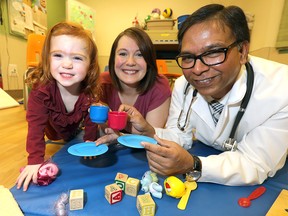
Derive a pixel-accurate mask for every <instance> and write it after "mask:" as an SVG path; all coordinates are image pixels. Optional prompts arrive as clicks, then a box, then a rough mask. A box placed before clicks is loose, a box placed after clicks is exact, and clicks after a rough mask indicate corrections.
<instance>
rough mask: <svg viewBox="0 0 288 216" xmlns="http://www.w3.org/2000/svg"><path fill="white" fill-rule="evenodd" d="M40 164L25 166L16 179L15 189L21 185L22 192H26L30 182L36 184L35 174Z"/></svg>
mask: <svg viewBox="0 0 288 216" xmlns="http://www.w3.org/2000/svg"><path fill="white" fill-rule="evenodd" d="M40 166H41V164H35V165H27V166H26V167H25V168H24V169H23V170H22V171H21V173H20V175H19V176H18V178H17V181H16V184H17V189H20V188H21V186H22V185H23V191H27V189H28V187H29V184H30V182H31V181H32V182H33V183H34V184H37V173H38V170H39V168H40Z"/></svg>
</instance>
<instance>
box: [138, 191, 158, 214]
mask: <svg viewBox="0 0 288 216" xmlns="http://www.w3.org/2000/svg"><path fill="white" fill-rule="evenodd" d="M136 205H137V209H138V212H139V214H140V216H154V215H155V207H156V205H155V202H154V200H153V199H152V197H151V195H150V193H146V194H143V195H138V196H137V204H136Z"/></svg>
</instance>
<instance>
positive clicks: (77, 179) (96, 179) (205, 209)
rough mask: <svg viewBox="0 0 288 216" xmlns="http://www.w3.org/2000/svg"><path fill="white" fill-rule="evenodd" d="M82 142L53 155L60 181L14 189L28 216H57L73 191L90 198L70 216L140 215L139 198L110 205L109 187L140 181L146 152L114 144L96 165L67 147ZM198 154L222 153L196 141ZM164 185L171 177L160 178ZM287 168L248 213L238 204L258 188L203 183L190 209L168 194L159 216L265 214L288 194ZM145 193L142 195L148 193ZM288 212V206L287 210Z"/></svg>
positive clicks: (270, 182) (158, 204)
mask: <svg viewBox="0 0 288 216" xmlns="http://www.w3.org/2000/svg"><path fill="white" fill-rule="evenodd" d="M79 142H82V140H81V139H80V138H77V139H74V140H72V141H71V142H69V143H67V144H66V145H65V146H64V147H63V148H62V149H61V150H60V151H59V152H57V153H56V154H55V155H54V156H53V161H54V162H55V163H56V164H57V165H58V166H59V168H60V170H61V172H60V175H59V176H58V177H57V179H56V180H55V181H54V182H53V183H52V184H50V185H48V186H37V185H31V186H30V187H29V190H28V191H26V192H23V191H22V190H17V189H16V188H15V187H13V188H11V190H10V191H11V192H12V194H13V195H14V197H15V199H16V201H17V202H18V204H19V206H20V208H21V209H22V211H23V212H24V213H25V216H32V215H33V216H34V215H35V216H36V215H37V216H38V215H39V216H40V215H49V216H51V215H54V204H55V202H56V201H57V200H58V199H59V196H60V195H61V193H68V194H69V191H70V190H74V189H83V190H84V192H85V194H84V197H85V201H84V209H82V210H74V211H69V212H68V213H69V216H70V215H71V216H73V215H77V216H81V215H83V216H84V215H85V216H86V215H88V216H90V215H93V216H97V215H101V216H102V215H118V216H122V215H123V216H125V215H127V216H128V215H129V216H131V215H139V213H138V211H137V208H136V197H133V196H129V195H125V194H124V196H123V198H122V200H121V201H120V202H118V203H115V204H112V205H110V204H109V203H108V201H107V200H106V198H105V196H104V188H105V186H106V185H108V184H112V183H114V179H115V176H116V174H117V173H118V172H121V173H125V174H127V175H128V176H129V177H133V178H137V179H139V180H141V178H142V176H143V174H144V173H145V171H147V170H149V167H148V163H147V159H146V154H145V150H143V149H132V148H127V147H124V146H122V145H120V144H116V145H110V146H109V150H108V152H106V153H105V154H103V155H100V156H98V157H97V158H96V159H93V160H84V158H82V157H77V156H73V155H70V154H69V153H68V152H67V149H68V147H70V146H71V145H73V144H76V143H79ZM190 151H191V152H193V153H194V154H196V155H201V156H206V155H210V154H219V152H218V151H217V150H215V149H213V148H210V147H208V146H206V145H203V144H202V143H199V142H195V143H194V145H193V147H192V149H191V150H190ZM158 178H159V183H160V184H161V185H163V182H164V180H165V179H166V177H162V176H158ZM287 183H288V163H286V165H285V167H284V168H282V169H281V170H280V171H278V173H277V174H276V175H275V176H274V177H273V178H269V179H268V180H266V181H265V182H264V184H263V185H264V186H265V187H266V189H267V190H266V192H265V193H264V194H263V195H262V196H261V197H260V198H258V199H256V200H253V201H252V204H251V206H250V207H249V208H243V207H240V206H239V205H238V203H237V201H238V199H239V198H240V197H247V196H248V195H249V194H250V193H251V192H252V191H253V190H254V189H256V188H257V187H259V186H233V187H231V186H224V185H218V184H212V183H198V188H197V189H196V190H195V191H192V193H191V195H190V199H189V201H188V204H187V207H186V210H179V209H178V208H177V204H178V202H179V199H176V198H173V197H170V196H168V195H166V194H165V191H164V190H163V198H162V199H157V198H154V197H153V199H154V201H155V203H156V214H155V215H177V216H181V215H185V216H187V215H221V216H222V215H235V216H236V215H241V216H242V215H245V216H249V215H251V216H252V215H253V216H255V215H257V216H258V215H265V214H266V213H267V212H268V210H269V208H270V207H271V206H272V204H273V202H274V201H275V199H276V198H277V196H278V195H279V193H280V191H281V190H282V189H283V188H285V189H288V184H287ZM143 193H144V192H142V191H141V190H140V191H139V193H138V194H143ZM287 208H288V205H287Z"/></svg>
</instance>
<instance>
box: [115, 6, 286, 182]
mask: <svg viewBox="0 0 288 216" xmlns="http://www.w3.org/2000/svg"><path fill="white" fill-rule="evenodd" d="M178 41H179V46H180V54H179V55H178V56H177V57H176V60H177V63H178V65H179V66H180V67H181V68H182V70H183V74H184V76H182V77H180V78H179V79H177V80H176V82H175V86H174V90H173V95H172V100H171V107H170V111H169V117H168V121H167V124H166V128H165V129H160V128H156V129H154V128H153V127H152V126H150V125H149V124H148V123H147V122H146V121H145V120H144V119H143V117H142V116H141V115H140V114H139V112H138V111H137V110H136V109H135V108H133V107H130V106H127V105H124V104H123V105H121V106H120V108H119V110H125V111H127V112H128V114H129V116H130V123H131V124H132V126H133V130H134V132H136V133H140V134H143V135H147V136H151V137H153V136H154V135H155V134H156V135H157V136H154V137H155V139H156V140H157V141H158V144H159V145H152V144H149V143H143V146H144V147H145V149H146V150H147V158H148V161H149V166H150V169H151V170H152V171H154V172H157V173H159V174H162V175H175V174H186V176H187V177H188V178H189V179H190V180H198V181H203V182H214V183H219V184H225V185H253V184H261V183H262V182H263V181H264V180H265V179H266V178H267V177H272V176H274V175H275V173H276V172H277V170H279V169H281V168H282V167H283V165H284V164H285V161H286V157H287V149H288V97H287V86H288V67H287V65H282V64H279V63H276V62H271V61H268V60H264V59H261V58H256V57H252V56H248V52H249V42H250V35H249V29H248V25H247V21H246V19H245V14H244V13H243V11H242V10H241V9H240V8H239V7H236V6H229V7H224V6H222V5H218V4H211V5H207V6H204V7H202V8H200V9H199V10H197V11H195V12H194V13H193V14H192V15H190V16H189V17H188V18H187V19H186V21H185V22H184V23H183V24H182V26H181V28H180V29H179V32H178ZM218 102H220V103H221V104H222V105H221V104H219V103H218ZM214 105H216V110H217V111H218V113H214V110H213V106H214ZM223 106H224V107H223ZM240 106H241V107H240ZM222 107H223V109H222ZM246 107H247V108H246ZM237 113H239V114H238V116H237ZM236 116H237V117H236ZM233 125H234V128H233ZM192 136H195V137H196V139H198V140H200V141H201V142H203V143H205V144H206V145H209V146H212V147H214V148H216V149H219V150H222V151H223V153H221V154H219V155H211V156H207V157H197V156H195V155H191V154H190V153H189V152H187V151H186V150H185V149H188V148H190V147H191V145H192V142H193V139H192ZM158 137H160V138H161V139H160V138H158ZM228 138H230V139H228ZM181 146H183V147H184V148H182V147H181Z"/></svg>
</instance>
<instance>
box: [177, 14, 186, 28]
mask: <svg viewBox="0 0 288 216" xmlns="http://www.w3.org/2000/svg"><path fill="white" fill-rule="evenodd" d="M188 17H189V15H182V16H179V17H178V18H177V22H178V29H180V27H181V25H182V23H183V22H184V21H185V20H186V19H187V18H188Z"/></svg>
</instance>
